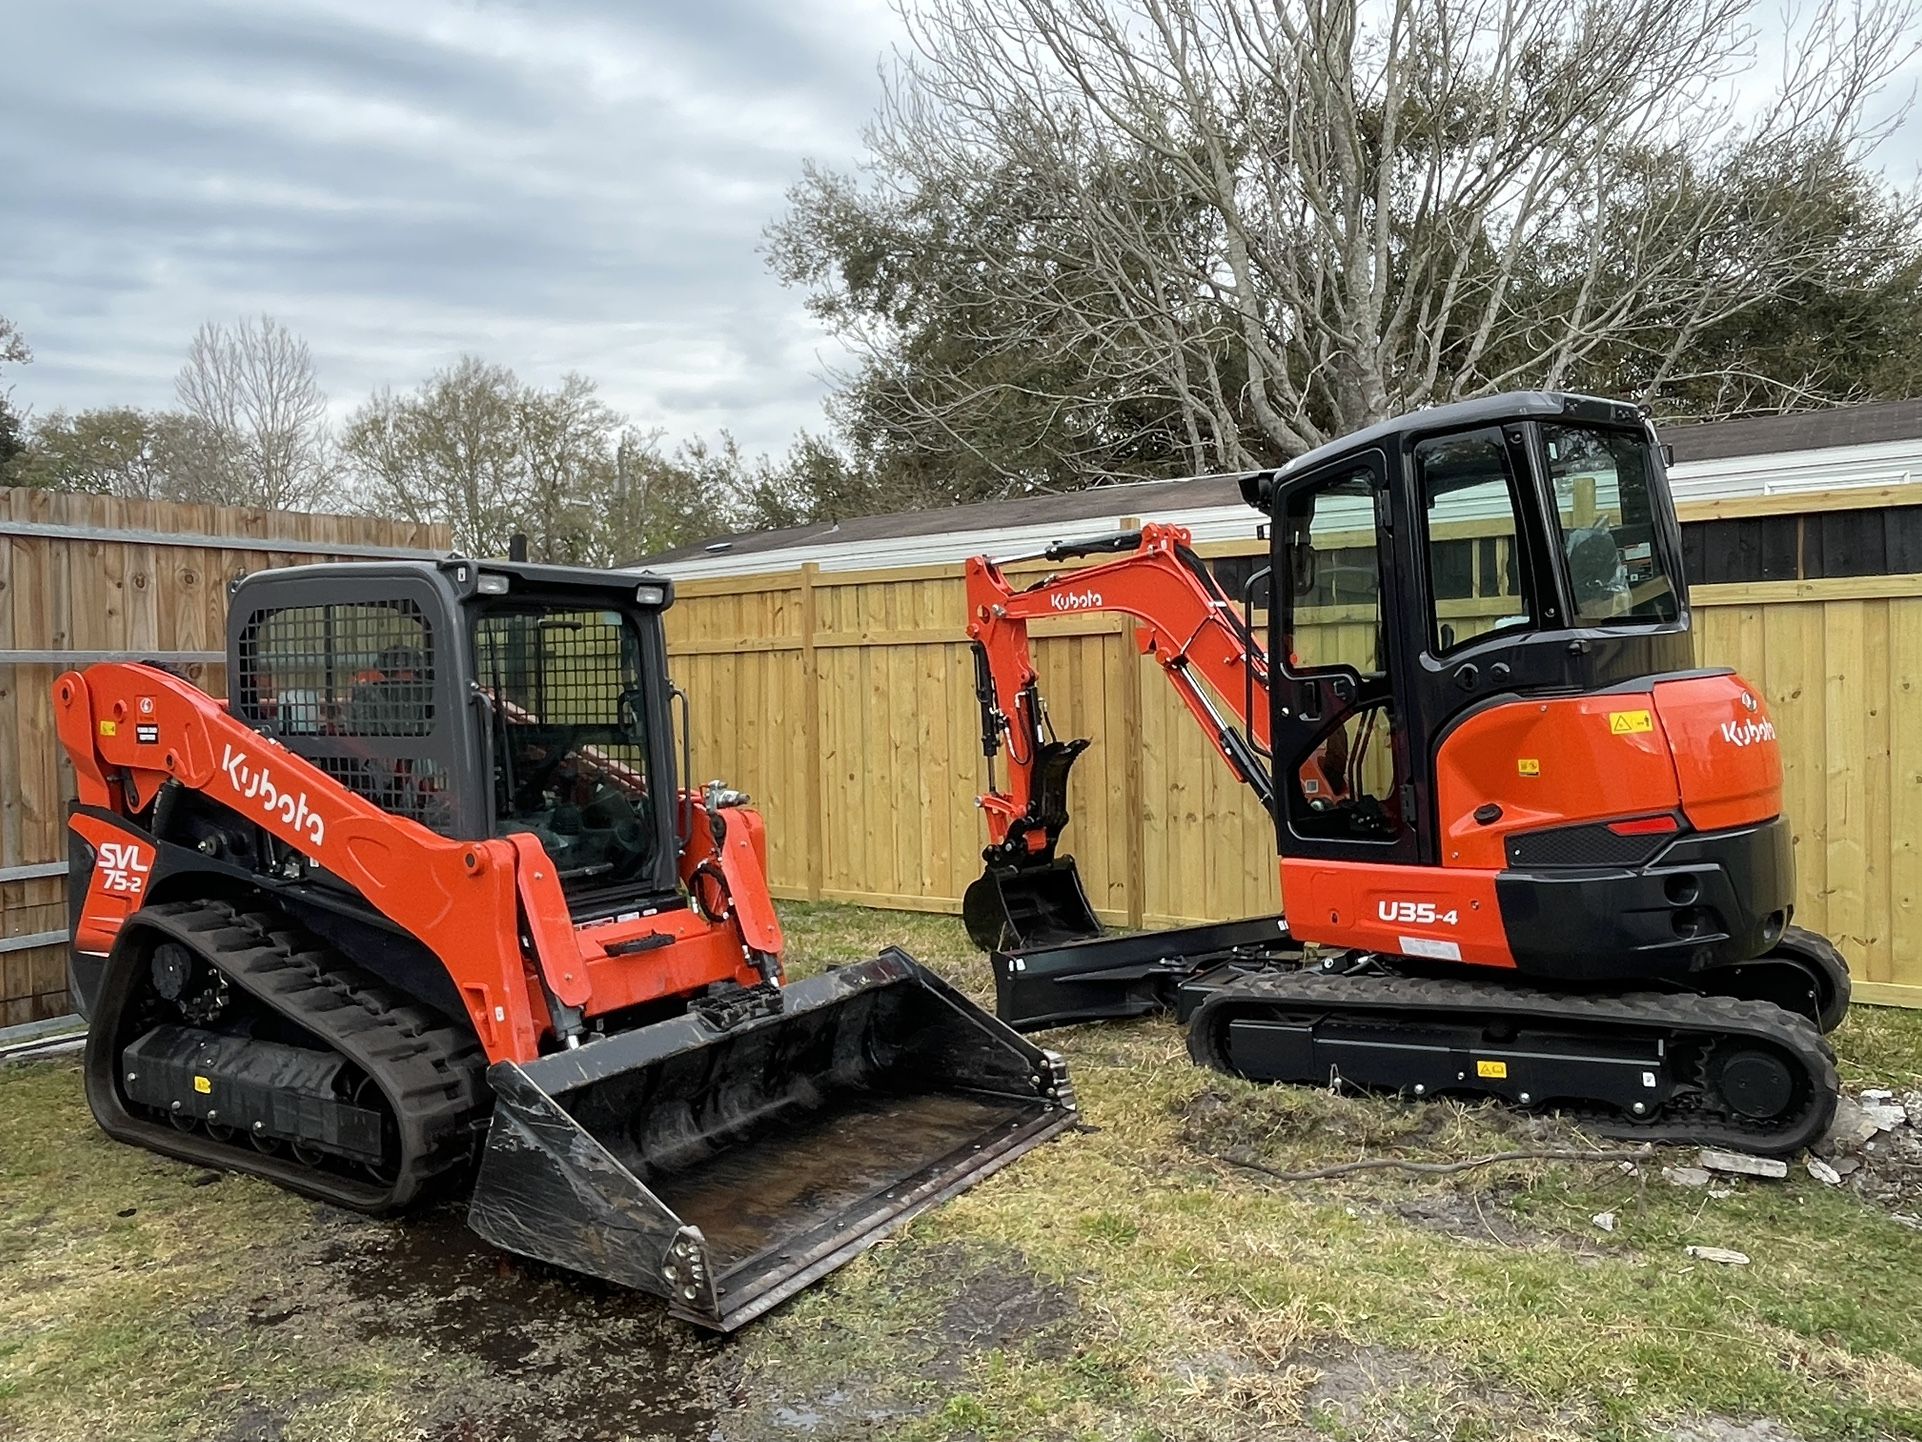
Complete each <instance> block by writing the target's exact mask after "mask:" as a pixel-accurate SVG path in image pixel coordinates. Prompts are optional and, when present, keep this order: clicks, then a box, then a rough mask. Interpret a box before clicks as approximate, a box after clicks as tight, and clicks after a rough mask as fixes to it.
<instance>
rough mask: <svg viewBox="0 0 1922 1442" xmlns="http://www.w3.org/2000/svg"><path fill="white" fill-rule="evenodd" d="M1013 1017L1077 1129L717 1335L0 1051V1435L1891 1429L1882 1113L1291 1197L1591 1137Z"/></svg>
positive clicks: (1174, 1035)
mask: <svg viewBox="0 0 1922 1442" xmlns="http://www.w3.org/2000/svg"><path fill="white" fill-rule="evenodd" d="M788 922H789V927H790V931H791V935H792V937H793V940H794V942H795V945H796V948H797V950H798V951H800V952H801V953H802V955H803V956H804V957H805V956H808V955H812V956H815V957H824V956H825V957H831V956H851V955H855V954H859V953H861V952H863V951H866V952H868V953H870V954H871V952H872V950H873V948H874V946H875V945H877V944H879V943H880V942H882V941H889V940H901V939H904V938H905V940H906V942H907V944H908V947H909V949H910V950H911V951H914V952H915V953H916V954H917V955H921V956H923V957H924V958H926V959H928V960H929V961H931V963H932V964H934V965H936V966H937V967H938V968H940V969H942V970H943V971H944V974H946V975H948V976H949V977H950V978H952V979H954V980H956V981H957V982H959V983H961V984H963V985H965V986H969V987H971V988H973V989H975V990H976V991H977V993H978V992H980V991H981V990H982V989H983V978H982V976H981V975H980V968H979V965H978V963H977V962H976V961H975V960H974V959H973V958H972V957H971V956H970V955H969V954H968V952H967V950H966V947H965V943H964V942H963V941H962V939H961V937H960V934H959V929H958V927H955V926H954V925H953V924H952V923H950V922H947V921H942V920H935V919H927V918H907V917H901V916H898V915H878V914H874V913H862V912H856V911H851V910H848V909H845V908H797V909H793V910H791V911H790V912H789V915H788ZM1047 1040H1048V1041H1049V1042H1050V1043H1052V1044H1055V1045H1058V1046H1060V1047H1061V1048H1062V1049H1063V1050H1064V1051H1065V1052H1066V1053H1067V1054H1068V1056H1069V1060H1070V1065H1071V1066H1072V1067H1073V1069H1074V1074H1075V1078H1076V1084H1077V1088H1078V1091H1079V1094H1080V1098H1081V1101H1082V1106H1083V1112H1084V1116H1085V1118H1086V1120H1087V1122H1088V1124H1089V1129H1088V1130H1086V1131H1084V1132H1080V1133H1077V1134H1072V1135H1070V1136H1068V1137H1065V1138H1063V1139H1062V1140H1060V1141H1059V1142H1056V1143H1053V1144H1051V1145H1050V1146H1048V1147H1047V1148H1044V1149H1043V1150H1041V1151H1039V1152H1037V1153H1035V1154H1033V1155H1032V1156H1030V1157H1028V1158H1025V1159H1023V1160H1022V1161H1021V1162H1020V1163H1018V1164H1017V1165H1015V1166H1013V1167H1010V1168H1008V1169H1007V1170H1006V1171H1004V1172H1002V1173H1000V1174H998V1175H996V1176H995V1177H993V1178H992V1179H990V1180H989V1181H988V1182H987V1183H985V1184H984V1185H982V1186H980V1187H978V1188H976V1189H975V1190H974V1191H971V1192H969V1193H968V1194H966V1195H964V1196H963V1197H961V1198H959V1199H957V1200H956V1201H954V1202H953V1203H950V1204H949V1205H947V1206H945V1207H942V1208H939V1209H937V1210H935V1211H933V1212H930V1213H929V1214H927V1215H926V1216H925V1217H923V1218H921V1219H919V1220H918V1221H917V1222H916V1223H915V1224H914V1225H913V1226H912V1227H910V1228H909V1229H908V1230H907V1231H906V1232H904V1233H903V1234H901V1235H900V1236H899V1237H898V1238H896V1239H893V1240H891V1241H890V1242H888V1243H886V1244H884V1245H882V1246H881V1247H879V1248H877V1249H875V1250H874V1251H873V1252H871V1253H869V1254H868V1255H867V1256H865V1257H863V1258H861V1259H860V1260H858V1261H857V1262H855V1263H854V1264H853V1265H850V1266H848V1267H846V1268H844V1269H842V1270H841V1271H840V1272H838V1273H836V1274H835V1275H834V1276H833V1278H831V1279H830V1280H829V1282H828V1283H827V1284H825V1285H823V1286H820V1287H816V1288H814V1289H812V1290H810V1291H809V1292H807V1293H805V1294H803V1295H802V1296H800V1297H798V1298H796V1299H795V1300H794V1301H793V1302H791V1303H789V1304H787V1305H785V1306H783V1307H782V1308H780V1309H778V1310H777V1311H776V1312H774V1313H773V1314H771V1315H770V1316H768V1317H767V1318H764V1319H763V1320H761V1321H760V1322H757V1323H755V1324H753V1325H752V1326H750V1327H748V1328H746V1329H744V1330H743V1331H742V1332H741V1333H739V1334H737V1335H736V1336H735V1337H733V1338H730V1339H725V1340H719V1339H713V1338H707V1337H703V1336H701V1335H698V1334H696V1333H693V1332H691V1331H690V1330H688V1329H686V1328H684V1327H682V1326H680V1325H679V1324H677V1323H673V1322H670V1321H667V1320H666V1319H665V1318H663V1317H662V1316H661V1314H660V1313H659V1311H658V1310H657V1309H656V1307H655V1306H654V1304H653V1303H651V1302H650V1301H648V1300H647V1299H645V1298H642V1297H638V1296H635V1295H633V1294H630V1293H625V1292H621V1291H619V1290H617V1289H614V1288H611V1287H606V1286H602V1285H598V1284H595V1283H592V1282H588V1281H584V1280H582V1279H580V1278H576V1277H573V1276H569V1275H566V1274H562V1273H559V1272H555V1271H552V1270H549V1269H546V1268H543V1267H539V1266H532V1265H525V1264H522V1263H519V1262H516V1261H514V1260H512V1259H509V1258H506V1257H504V1256H502V1255H501V1254H499V1253H497V1252H495V1251H493V1250H492V1249H491V1248H489V1247H487V1246H486V1245H485V1244H484V1243H482V1242H481V1241H480V1240H479V1239H478V1238H475V1237H473V1236H472V1235H471V1234H469V1233H468V1232H467V1231H466V1229H465V1227H464V1226H463V1224H462V1221H461V1216H460V1212H459V1210H458V1209H457V1208H453V1207H447V1208H443V1209H441V1210H439V1211H436V1212H433V1213H430V1214H429V1215H426V1216H424V1217H420V1218H416V1219H413V1220H409V1221H405V1222H371V1221H367V1220H364V1219H360V1218H356V1217H353V1216H350V1215H347V1214H344V1213H341V1212H338V1211H335V1210H333V1209H330V1208H324V1207H316V1206H314V1205H313V1204H311V1203H307V1202H304V1201H301V1200H300V1199H297V1198H294V1197H291V1196H289V1195H287V1194H285V1193H282V1192H278V1191H276V1190H275V1189H273V1188H271V1187H268V1186H265V1185H263V1184H260V1183H257V1182H254V1181H251V1180H248V1179H243V1178H238V1177H231V1176H230V1177H214V1176H212V1175H211V1174H208V1173H204V1172H196V1171H194V1170H192V1169H190V1168H184V1167H179V1166H176V1165H174V1164H172V1163H169V1162H166V1161H163V1160H161V1159H158V1158H154V1157H150V1156H146V1155H144V1154H141V1153H137V1152H133V1151H130V1150H129V1149H127V1148H124V1147H119V1146H116V1145H114V1144H112V1143H110V1142H107V1141H106V1140H105V1139H104V1138H102V1137H101V1136H100V1135H99V1133H98V1132H97V1131H96V1130H95V1129H94V1128H93V1127H92V1125H91V1122H90V1121H89V1119H88V1118H87V1116H86V1112H85V1108H84V1105H83V1103H82V1101H81V1098H80V1091H79V1084H78V1076H77V1072H76V1071H75V1069H74V1067H73V1066H72V1065H71V1063H59V1064H43V1065H36V1066H32V1067H23V1068H13V1069H10V1070H7V1071H0V1438H4V1439H6V1442H69V1439H106V1442H143V1439H156V1442H157V1439H163V1438H164V1439H168V1442H304V1439H326V1442H374V1439H380V1442H389V1439H406V1442H521V1439H530V1442H560V1439H569V1442H571V1439H596V1438H600V1439H639V1438H650V1437H658V1438H670V1439H699V1442H797V1439H798V1442H808V1439H839V1438H889V1439H893V1438H900V1439H904V1442H935V1439H969V1442H1002V1439H1007V1442H1013V1439H1023V1442H1025V1439H1057V1438H1058V1439H1063V1442H1068V1439H1076V1442H1078V1439H1083V1438H1098V1439H1108V1438H1116V1439H1123V1438H1125V1439H1129V1442H1135V1439H1143V1442H1146V1439H1168V1442H1185V1439H1196V1442H1200V1439H1210V1442H1213V1439H1273V1442H1299V1439H1307V1438H1317V1437H1328V1438H1343V1439H1400V1438H1430V1437H1435V1438H1459V1439H1464V1442H1465V1439H1472V1438H1492V1437H1510V1436H1531V1437H1541V1438H1550V1439H1555V1438H1562V1439H1578V1438H1579V1439H1587V1438H1607V1439H1619V1442H1643V1439H1650V1442H1657V1439H1660V1442H1666V1439H1678V1442H1679V1439H1689V1442H1821V1439H1841V1438H1847V1439H1853V1442H1871V1439H1893V1438H1900V1437H1913V1436H1918V1435H1922V1334H1918V1331H1917V1328H1916V1326H1915V1318H1916V1317H1917V1316H1922V1233H1918V1232H1916V1231H1914V1230H1911V1229H1910V1228H1909V1227H1908V1226H1906V1225H1905V1224H1904V1223H1903V1222H1902V1221H1901V1220H1900V1218H1901V1217H1903V1216H1906V1215H1907V1214H1908V1212H1909V1211H1910V1210H1912V1209H1913V1208H1914V1205H1915V1201H1914V1199H1915V1191H1914V1179H1915V1178H1914V1171H1913V1165H1914V1162H1915V1160H1916V1158H1915V1152H1914V1150H1913V1149H1912V1148H1913V1146H1914V1145H1915V1144H1916V1143H1917V1141H1918V1138H1917V1137H1916V1136H1915V1129H1914V1128H1913V1126H1910V1125H1909V1124H1908V1122H1907V1117H1906V1114H1904V1117H1903V1125H1902V1126H1900V1127H1897V1126H1894V1125H1893V1124H1892V1125H1891V1126H1890V1127H1889V1128H1888V1129H1886V1130H1883V1129H1879V1128H1878V1129H1877V1130H1876V1131H1875V1133H1874V1134H1873V1135H1872V1136H1870V1137H1866V1138H1862V1139H1861V1140H1860V1141H1859V1142H1858V1143H1856V1144H1855V1147H1856V1149H1855V1151H1854V1152H1853V1153H1844V1152H1842V1151H1839V1150H1838V1151H1835V1152H1834V1155H1833V1157H1832V1159H1831V1160H1832V1161H1833V1163H1834V1164H1835V1165H1837V1166H1838V1167H1839V1166H1840V1164H1841V1163H1842V1162H1843V1161H1844V1160H1846V1159H1847V1157H1848V1156H1849V1155H1853V1156H1854V1157H1855V1158H1856V1159H1857V1163H1858V1164H1857V1166H1856V1167H1855V1168H1854V1169H1853V1170H1852V1171H1850V1172H1849V1174H1848V1175H1847V1177H1840V1176H1838V1179H1837V1182H1836V1183H1835V1184H1833V1185H1831V1184H1828V1183H1825V1182H1824V1181H1823V1180H1822V1179H1821V1178H1820V1177H1819V1176H1818V1175H1816V1174H1814V1173H1812V1172H1811V1171H1809V1170H1808V1169H1807V1168H1806V1167H1805V1166H1803V1165H1802V1164H1800V1163H1798V1164H1797V1165H1796V1166H1795V1167H1794V1168H1793V1169H1792V1171H1791V1175H1790V1176H1789V1178H1788V1179H1787V1180H1785V1181H1781V1182H1764V1181H1742V1180H1733V1179H1720V1178H1718V1179H1717V1181H1716V1182H1715V1183H1714V1184H1713V1185H1712V1186H1711V1185H1704V1186H1702V1187H1696V1188H1690V1187H1680V1186H1675V1185H1672V1184H1670V1183H1668V1182H1667V1181H1665V1180H1664V1179H1663V1176H1662V1169H1663V1167H1670V1168H1673V1167H1676V1166H1681V1165H1685V1164H1688V1163H1691V1162H1692V1161H1693V1160H1694V1157H1693V1155H1692V1154H1691V1153H1673V1154H1662V1155H1659V1156H1657V1157H1654V1158H1651V1159H1649V1160H1648V1161H1647V1162H1645V1163H1640V1164H1635V1163H1631V1164H1629V1165H1628V1166H1626V1167H1624V1166H1621V1165H1617V1164H1614V1163H1611V1162H1597V1163H1592V1164H1583V1163H1563V1162H1549V1161H1543V1160H1530V1161H1526V1162H1522V1163H1517V1164H1510V1165H1503V1166H1498V1167H1489V1168H1484V1169H1478V1170H1474V1171H1468V1172H1462V1173H1458V1174H1455V1175H1450V1176H1444V1177H1436V1176H1408V1175H1403V1174H1399V1173H1395V1172H1367V1173H1362V1174H1358V1175H1352V1176H1347V1177H1342V1178H1339V1179H1330V1180H1322V1181H1315V1182H1301V1183H1289V1182H1285V1181H1280V1180H1277V1177H1276V1174H1277V1173H1284V1174H1285V1173H1288V1172H1290V1171H1293V1170H1299V1169H1303V1168H1315V1167H1324V1166H1327V1165H1330V1164H1333V1163H1339V1162H1345V1161H1350V1160H1354V1159H1358V1158H1380V1157H1397V1158H1403V1159H1409V1160H1419V1161H1428V1162H1436V1161H1446V1160H1452V1159H1459V1158H1463V1157H1470V1156H1476V1155H1481V1154H1485V1153H1488V1152H1491V1151H1499V1150H1508V1149H1517V1148H1529V1147H1540V1146H1553V1147H1561V1148H1568V1149H1577V1150H1579V1149H1582V1148H1586V1147H1600V1148H1612V1147H1618V1146H1619V1145H1620V1144H1619V1143H1595V1142H1593V1141H1591V1139H1588V1138H1585V1137H1583V1136H1581V1135H1579V1134H1578V1133H1575V1132H1573V1131H1571V1130H1570V1129H1568V1128H1566V1127H1563V1126H1561V1125H1560V1124H1558V1123H1554V1122H1551V1121H1543V1120H1540V1119H1528V1118H1518V1117H1514V1116H1512V1115H1508V1114H1503V1113H1499V1112H1491V1111H1489V1110H1486V1109H1478V1108H1468V1107H1460V1106H1454V1105H1450V1104H1446V1103H1435V1104H1426V1105H1403V1104H1401V1103H1398V1102H1394V1101H1389V1100H1383V1099H1380V1098H1368V1097H1337V1096H1330V1095H1328V1094H1326V1093H1321V1092H1310V1091H1303V1090H1299V1089H1292V1088H1266V1089H1264V1088H1257V1087H1250V1086H1245V1085H1242V1084H1238V1083H1233V1082H1227V1081H1224V1080H1223V1079H1221V1078H1219V1077H1215V1076H1212V1075H1210V1074H1207V1073H1202V1072H1198V1071H1196V1070H1195V1069H1194V1068H1192V1067H1190V1066H1189V1065H1188V1064H1187V1061H1186V1057H1185V1050H1184V1048H1183V1046H1182V1044H1181V1039H1180V1036H1179V1033H1178V1032H1177V1031H1176V1030H1175V1028H1174V1027H1173V1026H1172V1025H1171V1024H1170V1023H1167V1022H1165V1021H1145V1022H1140V1023H1132V1024H1124V1025H1117V1026H1111V1027H1097V1028H1084V1029H1082V1030H1080V1031H1075V1032H1063V1033H1056V1034H1053V1035H1052V1036H1050V1037H1048V1038H1047ZM1837 1041H1838V1045H1839V1048H1840V1050H1841V1052H1842V1054H1843V1059H1844V1074H1845V1076H1846V1077H1847V1079H1848V1081H1849V1083H1850V1086H1851V1089H1852V1090H1853V1091H1855V1092H1856V1093H1858V1094H1859V1093H1861V1092H1862V1091H1863V1090H1864V1089H1865V1088H1868V1089H1870V1091H1871V1094H1872V1093H1873V1090H1874V1089H1875V1088H1877V1087H1878V1086H1879V1087H1880V1088H1881V1089H1884V1090H1888V1091H1890V1092H1891V1093H1892V1094H1893V1095H1894V1096H1895V1097H1897V1098H1900V1097H1902V1096H1905V1095H1906V1094H1907V1093H1908V1092H1911V1091H1922V1017H1917V1016H1899V1015H1896V1014H1893V1013H1887V1012H1864V1013H1862V1014H1861V1017H1860V1020H1859V1021H1858V1020H1857V1019H1853V1018H1852V1019H1851V1021H1850V1022H1849V1023H1848V1025H1847V1026H1846V1027H1845V1028H1844V1030H1843V1031H1842V1032H1841V1033H1838V1036H1837ZM1879 1115H1882V1116H1883V1117H1884V1118H1885V1119H1889V1120H1891V1123H1892V1117H1891V1116H1890V1115H1889V1114H1887V1113H1881V1114H1879ZM1870 1141H1873V1142H1874V1146H1873V1147H1872V1148H1871V1147H1869V1146H1868V1143H1869V1142H1870ZM1603 1215H1606V1216H1607V1217H1609V1219H1610V1225H1609V1227H1607V1228H1603V1227H1601V1226H1600V1225H1598V1223H1597V1221H1596V1218H1597V1217H1599V1216H1603ZM1691 1246H1701V1247H1722V1248H1727V1249H1734V1250H1739V1251H1741V1252H1742V1253H1743V1254H1745V1255H1747V1256H1748V1257H1749V1258H1750V1259H1751V1260H1750V1263H1749V1264H1748V1265H1746V1266H1721V1265H1716V1264H1714V1263H1711V1262H1705V1261H1703V1260H1701V1259H1699V1258H1696V1257H1691V1256H1690V1255H1689V1254H1688V1251H1687V1249H1688V1248H1689V1247H1691Z"/></svg>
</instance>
